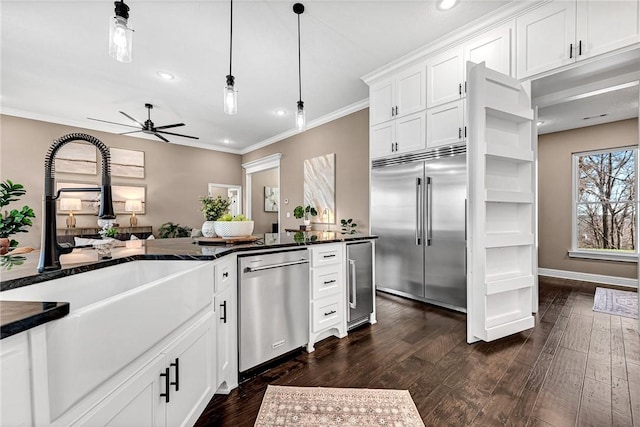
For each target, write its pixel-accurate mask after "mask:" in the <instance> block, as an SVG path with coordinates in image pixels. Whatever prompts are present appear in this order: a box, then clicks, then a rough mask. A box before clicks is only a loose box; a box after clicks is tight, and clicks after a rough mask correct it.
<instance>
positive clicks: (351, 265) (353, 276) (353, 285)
mask: <svg viewBox="0 0 640 427" xmlns="http://www.w3.org/2000/svg"><path fill="white" fill-rule="evenodd" d="M349 282H350V283H349V285H350V286H351V297H353V300H352V301H349V307H351V308H352V309H354V310H355V308H356V306H357V305H358V299H357V293H356V261H355V260H353V259H350V260H349Z"/></svg>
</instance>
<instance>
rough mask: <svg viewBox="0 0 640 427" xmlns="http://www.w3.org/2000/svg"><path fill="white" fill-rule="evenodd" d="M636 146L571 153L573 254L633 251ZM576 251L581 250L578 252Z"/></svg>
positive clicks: (616, 254) (607, 255)
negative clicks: (573, 182)
mask: <svg viewBox="0 0 640 427" xmlns="http://www.w3.org/2000/svg"><path fill="white" fill-rule="evenodd" d="M636 157H637V148H636V147H623V148H615V149H610V150H601V151H591V152H585V153H576V154H574V155H573V175H574V179H575V185H574V192H573V194H574V209H573V224H574V230H573V251H572V253H570V255H572V256H584V253H585V252H590V253H591V254H592V255H594V252H597V253H599V254H600V255H601V256H600V257H603V258H605V259H607V258H610V259H616V258H619V257H620V255H622V256H624V255H635V253H636V244H637V243H636V236H635V234H636V227H637V224H636V200H637V194H636ZM578 253H582V255H579V254H578Z"/></svg>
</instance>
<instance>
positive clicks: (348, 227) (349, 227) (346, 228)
mask: <svg viewBox="0 0 640 427" xmlns="http://www.w3.org/2000/svg"><path fill="white" fill-rule="evenodd" d="M357 227H358V224H356V223H355V222H353V218H349V219H344V218H343V219H341V220H340V232H341V233H342V234H356V233H357V232H358V230H357Z"/></svg>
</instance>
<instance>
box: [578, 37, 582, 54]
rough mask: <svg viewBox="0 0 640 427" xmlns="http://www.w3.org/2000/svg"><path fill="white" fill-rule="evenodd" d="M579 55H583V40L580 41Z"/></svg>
mask: <svg viewBox="0 0 640 427" xmlns="http://www.w3.org/2000/svg"><path fill="white" fill-rule="evenodd" d="M578 55H582V40H580V41H579V42H578Z"/></svg>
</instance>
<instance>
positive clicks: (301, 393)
mask: <svg viewBox="0 0 640 427" xmlns="http://www.w3.org/2000/svg"><path fill="white" fill-rule="evenodd" d="M255 426H256V427H271V426H305V427H307V426H347V427H356V426H357V427H365V426H394V427H418V426H424V423H423V422H422V419H421V418H420V414H419V413H418V409H417V408H416V405H415V403H413V400H412V399H411V395H410V394H409V391H408V390H381V389H365V388H325V387H287V386H273V385H270V386H268V387H267V392H266V393H265V395H264V398H263V399H262V405H261V406H260V412H259V413H258V418H257V419H256V423H255Z"/></svg>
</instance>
